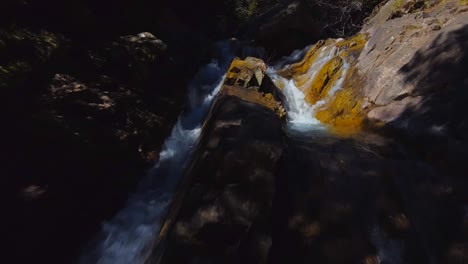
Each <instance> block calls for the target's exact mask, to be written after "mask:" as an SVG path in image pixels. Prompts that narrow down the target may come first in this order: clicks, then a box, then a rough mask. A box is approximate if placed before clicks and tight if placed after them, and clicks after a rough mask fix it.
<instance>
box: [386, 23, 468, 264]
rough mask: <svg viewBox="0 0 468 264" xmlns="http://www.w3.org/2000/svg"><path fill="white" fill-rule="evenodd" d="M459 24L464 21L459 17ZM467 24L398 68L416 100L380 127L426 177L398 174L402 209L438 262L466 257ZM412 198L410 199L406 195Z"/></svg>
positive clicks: (440, 37) (449, 31)
mask: <svg viewBox="0 0 468 264" xmlns="http://www.w3.org/2000/svg"><path fill="white" fill-rule="evenodd" d="M462 22H463V21H462ZM467 69H468V25H466V24H463V23H459V24H458V25H454V26H449V27H447V28H445V29H444V30H443V31H442V32H441V33H440V34H439V35H438V36H437V37H436V38H435V39H434V41H433V42H432V44H431V45H430V46H428V47H423V48H421V49H420V50H418V52H417V53H416V54H415V56H414V57H413V58H412V59H411V61H410V62H409V63H408V64H406V65H405V66H404V67H402V68H401V69H400V72H399V73H400V74H401V75H402V76H403V77H404V81H405V82H406V83H407V84H409V85H412V86H413V87H414V90H413V91H412V92H411V93H410V94H408V96H410V97H415V98H416V97H417V98H418V99H420V100H421V101H420V102H419V103H417V104H416V105H415V106H413V107H410V108H408V109H407V110H406V111H405V112H404V113H403V114H402V115H401V116H400V117H399V118H397V119H396V120H394V121H392V122H391V123H389V124H388V126H387V127H386V128H385V129H384V130H385V133H386V134H387V135H389V136H391V137H395V138H397V139H398V141H399V142H401V144H402V145H404V146H405V151H406V153H407V155H408V158H409V159H411V160H416V161H418V163H421V164H427V165H429V166H430V167H432V168H433V172H431V173H429V172H428V174H427V175H426V176H424V177H423V176H417V175H412V176H411V177H408V178H406V179H403V178H401V177H400V180H399V182H400V184H401V190H402V192H403V193H404V195H403V196H406V197H407V207H408V208H412V209H411V210H412V211H413V214H414V219H413V222H414V225H415V226H416V227H418V229H419V233H420V236H421V237H422V238H423V240H424V243H425V246H426V247H427V249H428V250H429V251H431V252H433V255H434V260H436V261H437V262H438V263H465V262H466V261H468V240H467V238H468V225H467V224H468V219H467V215H466V213H467V211H466V210H467V205H468V193H467V191H466V190H467V189H468V179H467V171H468V163H467V160H468V141H467V140H468V136H467V135H468V133H467V128H468V115H467V114H468V110H467V108H466V106H467V102H468V71H467ZM410 197H413V198H410Z"/></svg>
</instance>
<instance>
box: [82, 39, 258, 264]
mask: <svg viewBox="0 0 468 264" xmlns="http://www.w3.org/2000/svg"><path fill="white" fill-rule="evenodd" d="M215 48H216V50H217V52H216V53H217V54H218V57H217V58H215V59H213V60H212V61H211V62H210V63H209V64H208V65H206V66H205V67H203V68H202V69H201V70H199V72H198V73H197V74H196V75H195V77H194V78H193V79H192V81H191V83H190V85H189V95H188V102H189V108H188V110H186V111H184V113H183V114H182V115H181V116H180V117H179V119H178V121H177V123H176V125H175V126H174V128H173V130H172V133H171V135H170V136H169V137H168V138H167V139H166V141H165V142H164V144H163V146H162V151H161V152H160V155H159V156H160V159H159V161H158V163H157V164H156V165H155V167H154V168H153V169H152V171H151V172H150V173H149V174H148V175H147V176H146V177H145V178H144V179H143V180H142V181H141V182H140V183H139V186H138V187H137V190H136V191H135V192H134V194H133V195H131V197H130V199H129V200H128V202H127V205H126V207H125V208H123V209H122V210H121V211H120V212H118V213H117V214H116V215H115V217H114V218H113V219H111V220H110V221H109V222H105V223H103V226H102V230H101V232H100V234H99V235H98V236H97V237H96V238H95V239H94V241H93V242H91V243H90V245H89V247H88V248H87V249H86V250H85V252H84V253H83V254H82V256H81V257H80V260H79V263H80V264H94V263H98V264H130V263H132V264H139V263H144V261H145V260H146V258H147V257H148V255H149V253H150V251H151V248H150V245H151V241H152V239H154V238H155V234H158V233H159V230H160V228H161V224H162V223H161V220H162V219H163V218H164V216H165V214H166V212H167V210H168V207H169V205H170V203H171V199H172V197H173V194H174V193H175V191H176V188H177V184H178V182H179V179H180V177H181V175H182V173H183V170H184V168H185V166H186V164H187V162H188V161H189V160H190V157H191V154H192V153H193V149H194V146H195V145H196V142H197V140H198V138H199V136H200V132H201V126H202V124H203V121H204V119H205V116H206V114H207V112H208V111H209V109H210V107H211V105H212V103H213V101H214V99H215V97H216V94H217V93H218V92H219V90H220V89H221V86H222V84H223V80H224V74H225V72H226V71H227V69H228V67H229V65H230V63H231V61H232V60H233V59H234V57H235V56H236V55H239V56H244V57H245V56H247V55H253V56H259V55H260V54H261V53H262V51H261V50H259V49H255V48H251V47H245V48H244V47H241V48H240V47H239V45H236V42H235V41H234V40H229V41H224V42H220V43H218V44H217V45H216V47H215Z"/></svg>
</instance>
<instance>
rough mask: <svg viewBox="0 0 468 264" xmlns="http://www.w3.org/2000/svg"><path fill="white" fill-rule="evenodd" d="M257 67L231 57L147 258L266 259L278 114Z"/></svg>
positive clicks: (278, 149) (279, 137) (279, 147)
mask: <svg viewBox="0 0 468 264" xmlns="http://www.w3.org/2000/svg"><path fill="white" fill-rule="evenodd" d="M264 71H265V65H264V64H263V62H262V61H260V60H255V59H253V58H247V59H246V60H245V61H240V60H237V59H235V60H234V62H233V63H232V64H231V68H230V69H229V71H228V75H227V77H226V80H225V85H224V86H223V87H222V88H221V91H220V94H219V95H218V98H217V99H216V101H215V103H214V105H213V107H212V109H211V111H210V114H209V116H208V119H207V121H206V122H205V124H204V126H203V131H202V137H201V139H200V142H199V144H198V148H197V151H196V152H195V154H194V159H193V161H192V162H191V164H190V166H189V167H188V169H187V171H186V175H185V178H184V179H183V180H182V183H181V186H180V187H179V191H178V194H177V195H176V196H175V198H174V200H173V205H172V209H171V210H170V212H169V214H168V218H167V220H166V223H165V225H164V227H163V228H162V231H161V233H160V234H159V237H158V238H156V241H155V245H154V251H153V254H152V256H151V257H150V258H149V259H148V263H157V262H158V261H162V262H159V263H188V262H191V261H202V262H206V261H214V262H223V263H238V262H242V263H264V262H265V261H266V260H267V259H268V252H269V247H270V245H271V237H270V236H269V234H270V233H271V230H270V225H269V219H270V217H271V202H272V199H273V194H274V191H275V175H276V172H277V169H278V165H279V160H280V158H281V155H282V152H283V137H284V134H283V125H284V119H282V115H281V114H280V113H279V112H277V111H275V108H274V107H273V108H272V107H271V105H270V103H269V101H268V100H267V101H265V100H262V99H260V98H259V97H258V95H261V94H262V92H260V91H263V92H269V94H270V95H271V94H272V93H273V92H274V91H275V90H276V87H275V86H274V85H273V84H272V83H271V81H268V80H267V78H268V77H265V79H264V76H263V74H264ZM239 83H242V84H243V86H239ZM259 83H262V84H261V85H260V86H259V87H257V89H258V90H257V89H256V85H258V84H259ZM277 92H278V93H280V92H279V91H277ZM271 96H272V97H271V99H269V100H278V97H277V96H273V95H271ZM181 252H184V253H183V254H181Z"/></svg>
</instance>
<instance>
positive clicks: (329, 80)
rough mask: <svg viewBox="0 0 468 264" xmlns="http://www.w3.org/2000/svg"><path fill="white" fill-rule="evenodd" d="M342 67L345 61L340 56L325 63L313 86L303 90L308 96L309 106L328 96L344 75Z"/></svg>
mask: <svg viewBox="0 0 468 264" xmlns="http://www.w3.org/2000/svg"><path fill="white" fill-rule="evenodd" d="M342 66H343V60H342V59H341V57H338V56H337V57H334V58H333V59H331V60H329V61H328V62H327V63H325V65H324V66H323V67H322V69H320V71H319V72H318V74H317V75H316V77H315V79H314V81H313V82H312V84H311V85H310V86H309V87H306V88H305V89H304V90H303V92H304V93H305V95H306V97H305V99H306V101H307V102H308V103H309V104H315V103H316V102H317V101H318V100H320V99H323V98H325V97H326V96H327V94H328V91H329V90H330V88H331V87H333V85H334V84H335V83H336V81H337V80H338V79H339V78H340V77H341V75H342V73H343V70H342Z"/></svg>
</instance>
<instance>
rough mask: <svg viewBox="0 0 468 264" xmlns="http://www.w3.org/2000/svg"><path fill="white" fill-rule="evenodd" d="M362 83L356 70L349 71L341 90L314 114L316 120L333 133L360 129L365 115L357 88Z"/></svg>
mask: <svg viewBox="0 0 468 264" xmlns="http://www.w3.org/2000/svg"><path fill="white" fill-rule="evenodd" d="M361 83H362V78H360V76H359V74H358V72H357V70H355V69H350V71H349V72H348V75H347V76H346V82H345V84H344V87H343V89H341V90H339V91H337V92H336V94H335V95H334V97H333V98H332V99H331V100H330V101H328V102H326V103H325V105H323V106H322V107H321V108H320V109H319V110H318V111H317V113H316V118H317V119H318V120H320V121H321V122H323V123H326V124H330V125H331V126H332V128H333V130H334V131H338V132H339V131H342V132H343V131H348V132H349V133H352V132H353V131H356V130H359V129H360V128H361V127H362V124H363V121H364V118H365V113H364V111H363V110H362V107H361V106H362V102H363V99H362V96H361V94H360V92H359V86H360V84H361Z"/></svg>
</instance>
